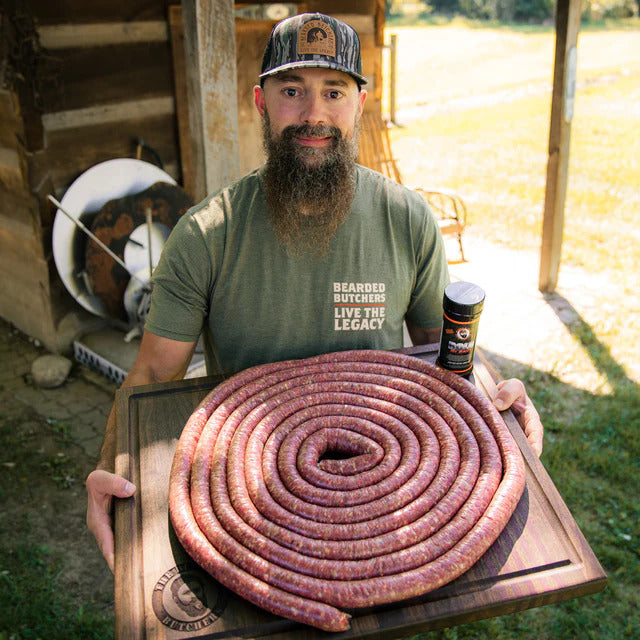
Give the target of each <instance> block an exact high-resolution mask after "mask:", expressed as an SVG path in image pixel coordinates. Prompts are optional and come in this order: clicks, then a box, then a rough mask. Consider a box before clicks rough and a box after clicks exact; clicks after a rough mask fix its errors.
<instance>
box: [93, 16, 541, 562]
mask: <svg viewBox="0 0 640 640" xmlns="http://www.w3.org/2000/svg"><path fill="white" fill-rule="evenodd" d="M312 29H322V31H323V32H324V33H326V36H327V37H326V38H323V39H322V40H317V39H313V38H311V39H309V38H308V37H307V36H308V34H309V32H310V31H311V30H312ZM361 69H362V65H361V60H360V44H359V40H358V36H357V34H356V32H355V31H354V30H353V29H352V28H351V27H350V26H348V25H346V24H345V23H343V22H340V21H339V20H336V19H335V18H332V17H329V16H326V15H323V14H302V15H299V16H294V17H293V18H288V19H286V20H284V21H282V22H280V23H278V24H277V25H276V26H275V27H274V29H273V32H272V34H271V37H270V39H269V43H268V45H267V48H266V50H265V54H264V58H263V63H262V73H261V75H260V84H259V85H257V86H256V87H255V88H254V98H255V104H256V108H257V109H258V112H259V113H260V115H261V116H262V119H263V123H264V145H265V149H266V152H267V161H266V164H265V165H264V166H262V167H260V168H258V169H256V170H255V171H253V172H251V173H249V174H248V175H246V176H244V177H243V178H241V179H240V180H238V181H236V182H234V183H232V184H231V185H229V186H227V187H225V188H223V189H221V190H220V191H219V192H217V193H214V194H213V195H211V196H209V197H208V198H207V199H206V200H205V201H204V202H202V203H200V204H199V205H197V206H196V207H194V208H193V209H191V210H190V211H189V212H187V213H186V214H185V215H184V216H182V218H181V219H180V221H179V222H178V224H177V225H176V227H175V228H174V230H173V232H172V233H171V236H170V237H169V239H168V241H167V243H166V245H165V247H164V252H163V256H162V259H161V260H160V263H159V264H158V266H157V268H156V270H155V272H154V277H153V283H154V285H153V295H152V302H151V309H150V312H149V315H148V317H147V322H146V326H145V332H144V335H143V338H142V342H141V346H140V351H139V354H138V358H137V360H136V362H135V364H134V366H133V368H132V370H131V372H130V373H129V375H128V377H127V379H126V380H125V382H124V383H123V385H124V386H133V385H140V384H148V383H151V382H165V381H169V380H176V379H180V378H182V377H183V376H184V373H185V371H186V369H187V366H188V364H189V362H190V360H191V357H192V354H193V351H194V348H195V345H196V342H197V340H198V338H199V336H200V335H201V334H202V337H203V345H204V350H205V359H206V364H207V371H208V373H210V374H219V373H223V374H230V373H233V372H236V371H240V370H242V369H245V368H247V367H249V366H252V365H257V364H262V363H266V362H275V361H280V360H285V359H289V358H304V357H308V356H312V355H316V354H320V353H326V352H331V351H339V350H345V349H396V348H400V347H402V346H403V326H404V324H405V323H406V326H407V328H408V331H409V335H410V336H411V339H412V341H413V342H414V343H415V344H424V343H428V342H437V341H438V339H439V334H440V325H441V323H442V297H443V291H444V288H445V286H446V285H447V284H448V282H449V275H448V269H447V260H446V257H445V251H444V245H443V240H442V237H441V235H440V232H439V230H438V226H437V224H436V222H435V220H434V218H433V216H432V214H431V212H430V211H429V209H428V206H427V204H426V201H425V200H424V199H423V198H422V197H421V196H419V195H418V194H416V193H414V192H412V191H410V190H409V189H406V188H404V187H402V186H400V185H398V184H397V183H395V182H393V181H391V180H389V179H387V178H385V177H384V176H382V175H381V174H379V173H376V172H373V171H370V170H369V169H366V168H364V167H362V166H359V165H357V164H356V156H357V149H358V140H357V130H358V121H359V118H360V116H361V114H362V110H363V108H364V103H365V100H366V91H365V90H364V89H363V85H364V84H366V78H365V77H364V76H363V75H362V71H361ZM514 382H519V381H514ZM498 398H499V399H500V400H501V401H502V404H503V405H504V404H505V403H506V405H507V406H510V405H512V404H513V403H520V404H521V405H522V406H523V407H524V406H526V407H527V408H528V411H529V413H528V420H529V423H528V424H529V427H528V431H529V432H530V433H532V434H534V436H532V437H533V438H535V439H538V438H539V439H540V440H541V437H542V435H541V434H542V424H541V423H540V420H539V418H538V415H537V412H535V409H534V408H533V405H532V404H531V403H530V401H529V399H528V397H527V396H526V392H525V391H524V387H523V386H522V384H521V383H519V384H516V385H505V386H504V387H503V388H502V390H501V391H500V394H499V395H498V397H497V399H498ZM514 406H515V405H514ZM501 408H504V406H503V407H501ZM114 458H115V417H114V415H113V412H112V415H111V416H110V418H109V421H108V423H107V428H106V432H105V440H104V444H103V447H102V450H101V458H100V462H99V464H98V469H97V470H96V471H93V472H92V473H91V474H90V475H89V477H88V478H87V490H88V494H89V501H88V509H87V523H88V526H89V529H90V530H91V531H92V533H93V534H94V536H95V537H96V540H97V541H98V544H99V546H100V548H101V550H102V553H103V554H104V556H105V558H106V559H107V562H108V563H109V566H111V567H112V568H113V534H112V531H111V520H110V505H111V501H112V499H113V496H117V497H127V496H130V495H132V493H133V492H134V491H135V487H133V485H131V483H129V482H127V481H126V480H125V479H124V478H120V477H118V476H115V475H114V474H113V473H112V471H113V467H114Z"/></svg>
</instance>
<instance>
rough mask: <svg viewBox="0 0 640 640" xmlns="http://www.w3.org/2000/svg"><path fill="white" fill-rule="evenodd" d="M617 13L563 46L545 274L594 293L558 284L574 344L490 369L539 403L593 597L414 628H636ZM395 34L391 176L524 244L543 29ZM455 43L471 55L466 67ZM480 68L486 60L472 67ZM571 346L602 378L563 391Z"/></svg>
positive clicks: (628, 44) (547, 101) (632, 302)
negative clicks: (571, 47)
mask: <svg viewBox="0 0 640 640" xmlns="http://www.w3.org/2000/svg"><path fill="white" fill-rule="evenodd" d="M633 24H634V25H635V31H633V30H632V31H629V30H628V29H627V26H628V25H626V26H625V27H624V28H620V26H619V25H618V26H617V27H616V30H615V31H612V30H608V31H607V30H599V29H597V28H594V29H589V30H588V31H586V32H585V33H582V34H581V36H580V39H579V45H578V89H577V94H576V101H575V112H574V118H573V121H572V127H571V150H570V165H569V183H568V190H567V197H566V207H565V233H564V241H563V248H562V265H561V268H560V284H562V273H563V269H565V268H569V267H570V268H575V269H582V270H583V271H582V273H583V277H584V279H585V283H587V282H588V281H594V282H595V281H597V282H602V283H603V284H602V286H601V287H600V288H599V289H598V293H597V295H599V299H598V298H596V300H595V301H594V302H592V303H585V302H584V301H583V300H582V299H581V296H580V291H574V290H572V291H571V295H573V296H575V299H574V298H571V299H570V300H568V302H569V303H570V304H572V305H573V306H574V309H575V310H577V311H578V313H579V317H578V320H576V321H575V322H574V323H573V324H571V325H569V326H568V327H567V328H568V329H569V331H570V332H571V334H572V337H573V339H574V341H575V344H576V352H575V353H564V352H563V353H558V354H552V357H555V358H557V361H558V364H559V366H558V367H557V371H556V367H555V366H554V365H553V363H552V362H550V363H549V367H548V369H547V370H545V371H541V370H537V369H533V368H532V367H530V366H528V365H526V364H523V363H518V362H514V361H511V362H510V361H506V363H505V366H504V367H503V368H502V370H501V373H502V374H503V375H504V376H505V377H510V376H518V377H520V378H522V379H523V380H524V382H525V384H526V385H527V389H528V391H529V394H530V395H531V397H532V399H533V400H534V403H535V404H536V406H537V407H538V408H539V410H540V413H541V416H542V419H543V422H544V425H545V450H544V453H543V457H542V460H543V463H544V465H545V468H546V469H547V470H548V472H549V474H550V475H551V478H552V479H553V481H554V484H555V485H556V487H557V488H558V490H559V492H560V494H561V495H562V497H563V499H564V500H565V502H566V503H567V505H568V506H569V509H570V511H571V513H572V514H573V516H574V518H575V519H576V522H577V523H578V525H579V527H580V528H581V530H582V532H583V533H584V535H585V537H586V539H587V540H588V542H589V544H590V546H591V548H592V549H593V551H594V552H595V554H596V556H597V558H598V559H599V561H600V562H601V564H602V565H603V567H604V569H605V571H606V572H607V574H608V577H609V582H608V584H607V586H606V588H605V589H604V590H603V591H602V592H600V593H598V594H596V595H593V596H587V597H583V598H576V599H573V600H569V601H567V602H564V603H559V604H555V605H548V606H544V607H539V608H536V609H532V610H530V611H524V612H520V613H517V614H513V615H507V616H502V617H498V618H494V619H491V620H485V621H479V622H476V623H473V624H468V625H461V626H458V627H454V628H450V629H444V630H441V631H434V632H431V633H428V634H422V635H419V636H415V638H416V639H418V638H420V639H423V638H424V639H427V638H428V639H430V640H431V639H435V638H438V639H446V640H458V639H474V640H476V639H479V640H485V639H491V640H495V639H502V638H504V639H507V638H509V639H511V638H516V637H517V638H518V639H519V640H545V639H549V640H556V639H560V640H564V639H567V640H573V639H575V638H580V639H583V638H593V639H594V640H601V639H604V640H622V639H625V640H627V639H629V640H630V639H632V638H640V613H639V610H638V602H639V600H638V594H639V593H640V540H639V529H638V523H639V522H640V506H639V505H640V501H639V500H638V497H637V496H638V487H639V486H640V444H639V442H640V374H639V373H638V371H639V369H638V364H637V363H638V362H639V361H640V347H639V346H638V345H639V344H640V303H638V300H639V295H638V284H639V283H638V272H639V270H640V234H639V232H638V219H639V214H640V135H638V132H639V131H640V108H639V107H638V105H639V104H640V22H638V21H637V20H636V21H635V22H634V23H633ZM395 31H397V33H398V37H399V41H400V52H399V55H400V56H404V57H403V58H402V62H401V64H403V65H404V66H403V67H402V69H403V70H402V72H400V73H399V79H398V103H399V105H400V106H399V114H400V118H399V121H400V124H401V125H402V126H399V127H395V128H393V129H392V131H391V137H392V146H393V149H394V153H395V155H396V157H397V159H398V162H399V165H400V170H401V172H402V174H403V180H404V182H405V183H406V184H409V185H419V184H425V182H426V183H427V184H441V185H446V186H448V187H452V188H455V189H456V190H458V191H460V192H461V193H462V194H463V195H464V197H465V201H466V202H467V205H468V206H469V209H470V217H471V226H470V231H471V232H472V233H475V234H478V235H479V236H482V237H483V238H484V239H487V240H491V241H493V242H496V243H501V244H505V245H508V246H510V247H512V248H516V249H522V250H531V251H533V252H539V248H540V236H541V229H542V214H543V209H544V193H545V181H546V164H547V155H548V154H547V147H548V136H549V117H550V108H551V95H550V87H551V77H552V76H551V70H552V61H553V55H552V51H553V32H552V31H549V32H548V33H544V31H543V30H533V31H532V32H531V33H527V34H525V33H522V32H519V31H518V30H513V29H509V28H491V29H489V30H488V31H487V32H486V33H485V32H482V31H480V30H476V29H470V28H469V27H468V26H465V25H461V24H460V23H456V24H454V25H450V26H449V27H442V26H432V27H426V28H424V29H416V28H415V27H412V28H409V27H407V28H405V29H396V30H395ZM430 41H431V42H433V43H437V44H438V45H439V46H443V47H444V48H445V49H446V51H445V53H444V56H445V57H446V62H445V61H443V60H442V59H440V60H439V59H438V58H437V57H435V58H434V56H433V52H432V51H431V50H430V48H429V47H426V46H423V48H422V49H421V48H420V45H419V44H418V43H420V42H423V43H425V42H430ZM488 43H491V45H492V46H493V48H494V49H495V51H496V52H499V55H500V56H504V55H505V51H507V50H508V48H509V47H510V46H512V47H513V60H514V62H513V67H514V68H515V69H516V72H517V73H516V74H514V75H511V74H512V71H513V70H510V69H509V68H507V67H504V68H503V67H500V61H496V60H495V59H494V57H495V55H496V54H495V53H492V51H491V47H489V46H487V44H488ZM412 47H413V48H412ZM474 47H475V48H474ZM465 48H467V50H469V49H472V50H475V51H476V53H477V55H476V58H475V59H474V64H472V65H467V66H468V67H469V68H468V69H467V68H465V56H467V58H466V59H467V61H468V53H467V52H465ZM408 50H411V52H412V53H411V55H412V56H413V58H411V57H410V56H409V54H408V53H407V51H408ZM458 50H459V51H460V52H461V53H460V54H459V56H458V54H457V53H456V52H457V51H458ZM507 55H508V54H507ZM450 69H455V72H451V71H450ZM483 69H490V70H491V73H490V75H489V76H488V77H486V78H485V75H484V74H483V72H482V71H483ZM517 75H519V76H520V77H519V78H518V77H517ZM476 76H477V77H476ZM416 78H422V80H423V82H420V83H418V82H416ZM456 83H460V86H459V87H458V86H456ZM414 87H415V89H414ZM483 87H484V88H483ZM479 96H483V97H485V98H487V99H486V100H485V101H484V102H480V103H479V102H477V99H478V97H479ZM495 96H497V99H492V98H493V97H495ZM420 105H422V106H421V107H420ZM415 107H419V108H422V109H423V110H424V114H425V115H424V116H423V117H421V118H418V117H415V112H414V113H413V116H414V117H411V118H407V119H406V120H404V121H403V120H402V117H401V114H402V113H403V109H407V110H410V109H412V108H415ZM406 113H410V111H406ZM592 279H595V280H592ZM550 353H551V352H550ZM571 358H573V359H574V360H575V368H576V370H578V371H580V370H582V369H580V367H581V366H583V365H582V364H581V362H584V361H587V362H590V363H591V364H592V365H593V367H594V368H595V369H596V370H597V372H598V373H599V374H600V380H602V379H604V380H605V383H604V384H603V383H602V382H598V383H597V384H598V385H600V386H597V387H596V383H594V386H593V388H589V386H588V385H587V384H585V385H583V387H586V388H577V387H576V386H574V385H573V384H571V383H570V382H568V381H567V380H564V379H563V373H562V372H563V371H566V370H567V369H568V368H569V367H570V365H571Z"/></svg>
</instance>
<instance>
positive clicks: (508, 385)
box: [493, 378, 544, 456]
mask: <svg viewBox="0 0 640 640" xmlns="http://www.w3.org/2000/svg"><path fill="white" fill-rule="evenodd" d="M497 387H498V393H497V394H496V396H495V397H494V398H493V404H494V405H495V407H496V409H498V411H505V410H506V409H509V408H510V409H511V410H512V411H513V413H514V414H515V416H516V418H518V421H519V422H520V424H521V425H522V428H523V429H524V433H525V435H526V436H527V440H528V441H529V444H530V445H531V448H532V449H533V450H534V452H535V453H536V455H538V456H539V455H540V454H541V453H542V439H543V436H544V427H543V426H542V421H541V420H540V416H539V415H538V411H537V410H536V408H535V407H534V406H533V402H531V400H530V398H529V396H528V395H527V390H526V389H525V387H524V384H523V383H522V381H521V380H518V379H517V378H511V379H509V380H501V381H500V382H498V384H497Z"/></svg>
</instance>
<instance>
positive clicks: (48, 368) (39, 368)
mask: <svg viewBox="0 0 640 640" xmlns="http://www.w3.org/2000/svg"><path fill="white" fill-rule="evenodd" d="M72 364H73V363H72V362H71V360H69V358H65V357H64V356H58V355H45V356H40V357H39V358H36V359H35V360H34V361H33V364H32V365H31V375H32V376H33V383H34V384H35V385H36V386H38V387H42V388H44V389H53V388H55V387H59V386H60V385H62V384H63V383H64V381H65V380H66V379H67V376H68V375H69V372H70V371H71V366H72Z"/></svg>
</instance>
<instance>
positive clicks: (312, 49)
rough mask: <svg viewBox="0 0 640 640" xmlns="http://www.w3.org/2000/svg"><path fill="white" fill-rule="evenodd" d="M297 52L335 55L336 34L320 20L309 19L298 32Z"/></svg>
mask: <svg viewBox="0 0 640 640" xmlns="http://www.w3.org/2000/svg"><path fill="white" fill-rule="evenodd" d="M298 53H299V54H316V55H320V56H330V57H332V58H335V57H336V34H335V33H334V32H333V29H332V28H331V27H330V26H329V25H328V24H327V23H326V22H323V21H322V20H309V22H305V24H304V25H302V28H301V29H300V31H299V32H298Z"/></svg>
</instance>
